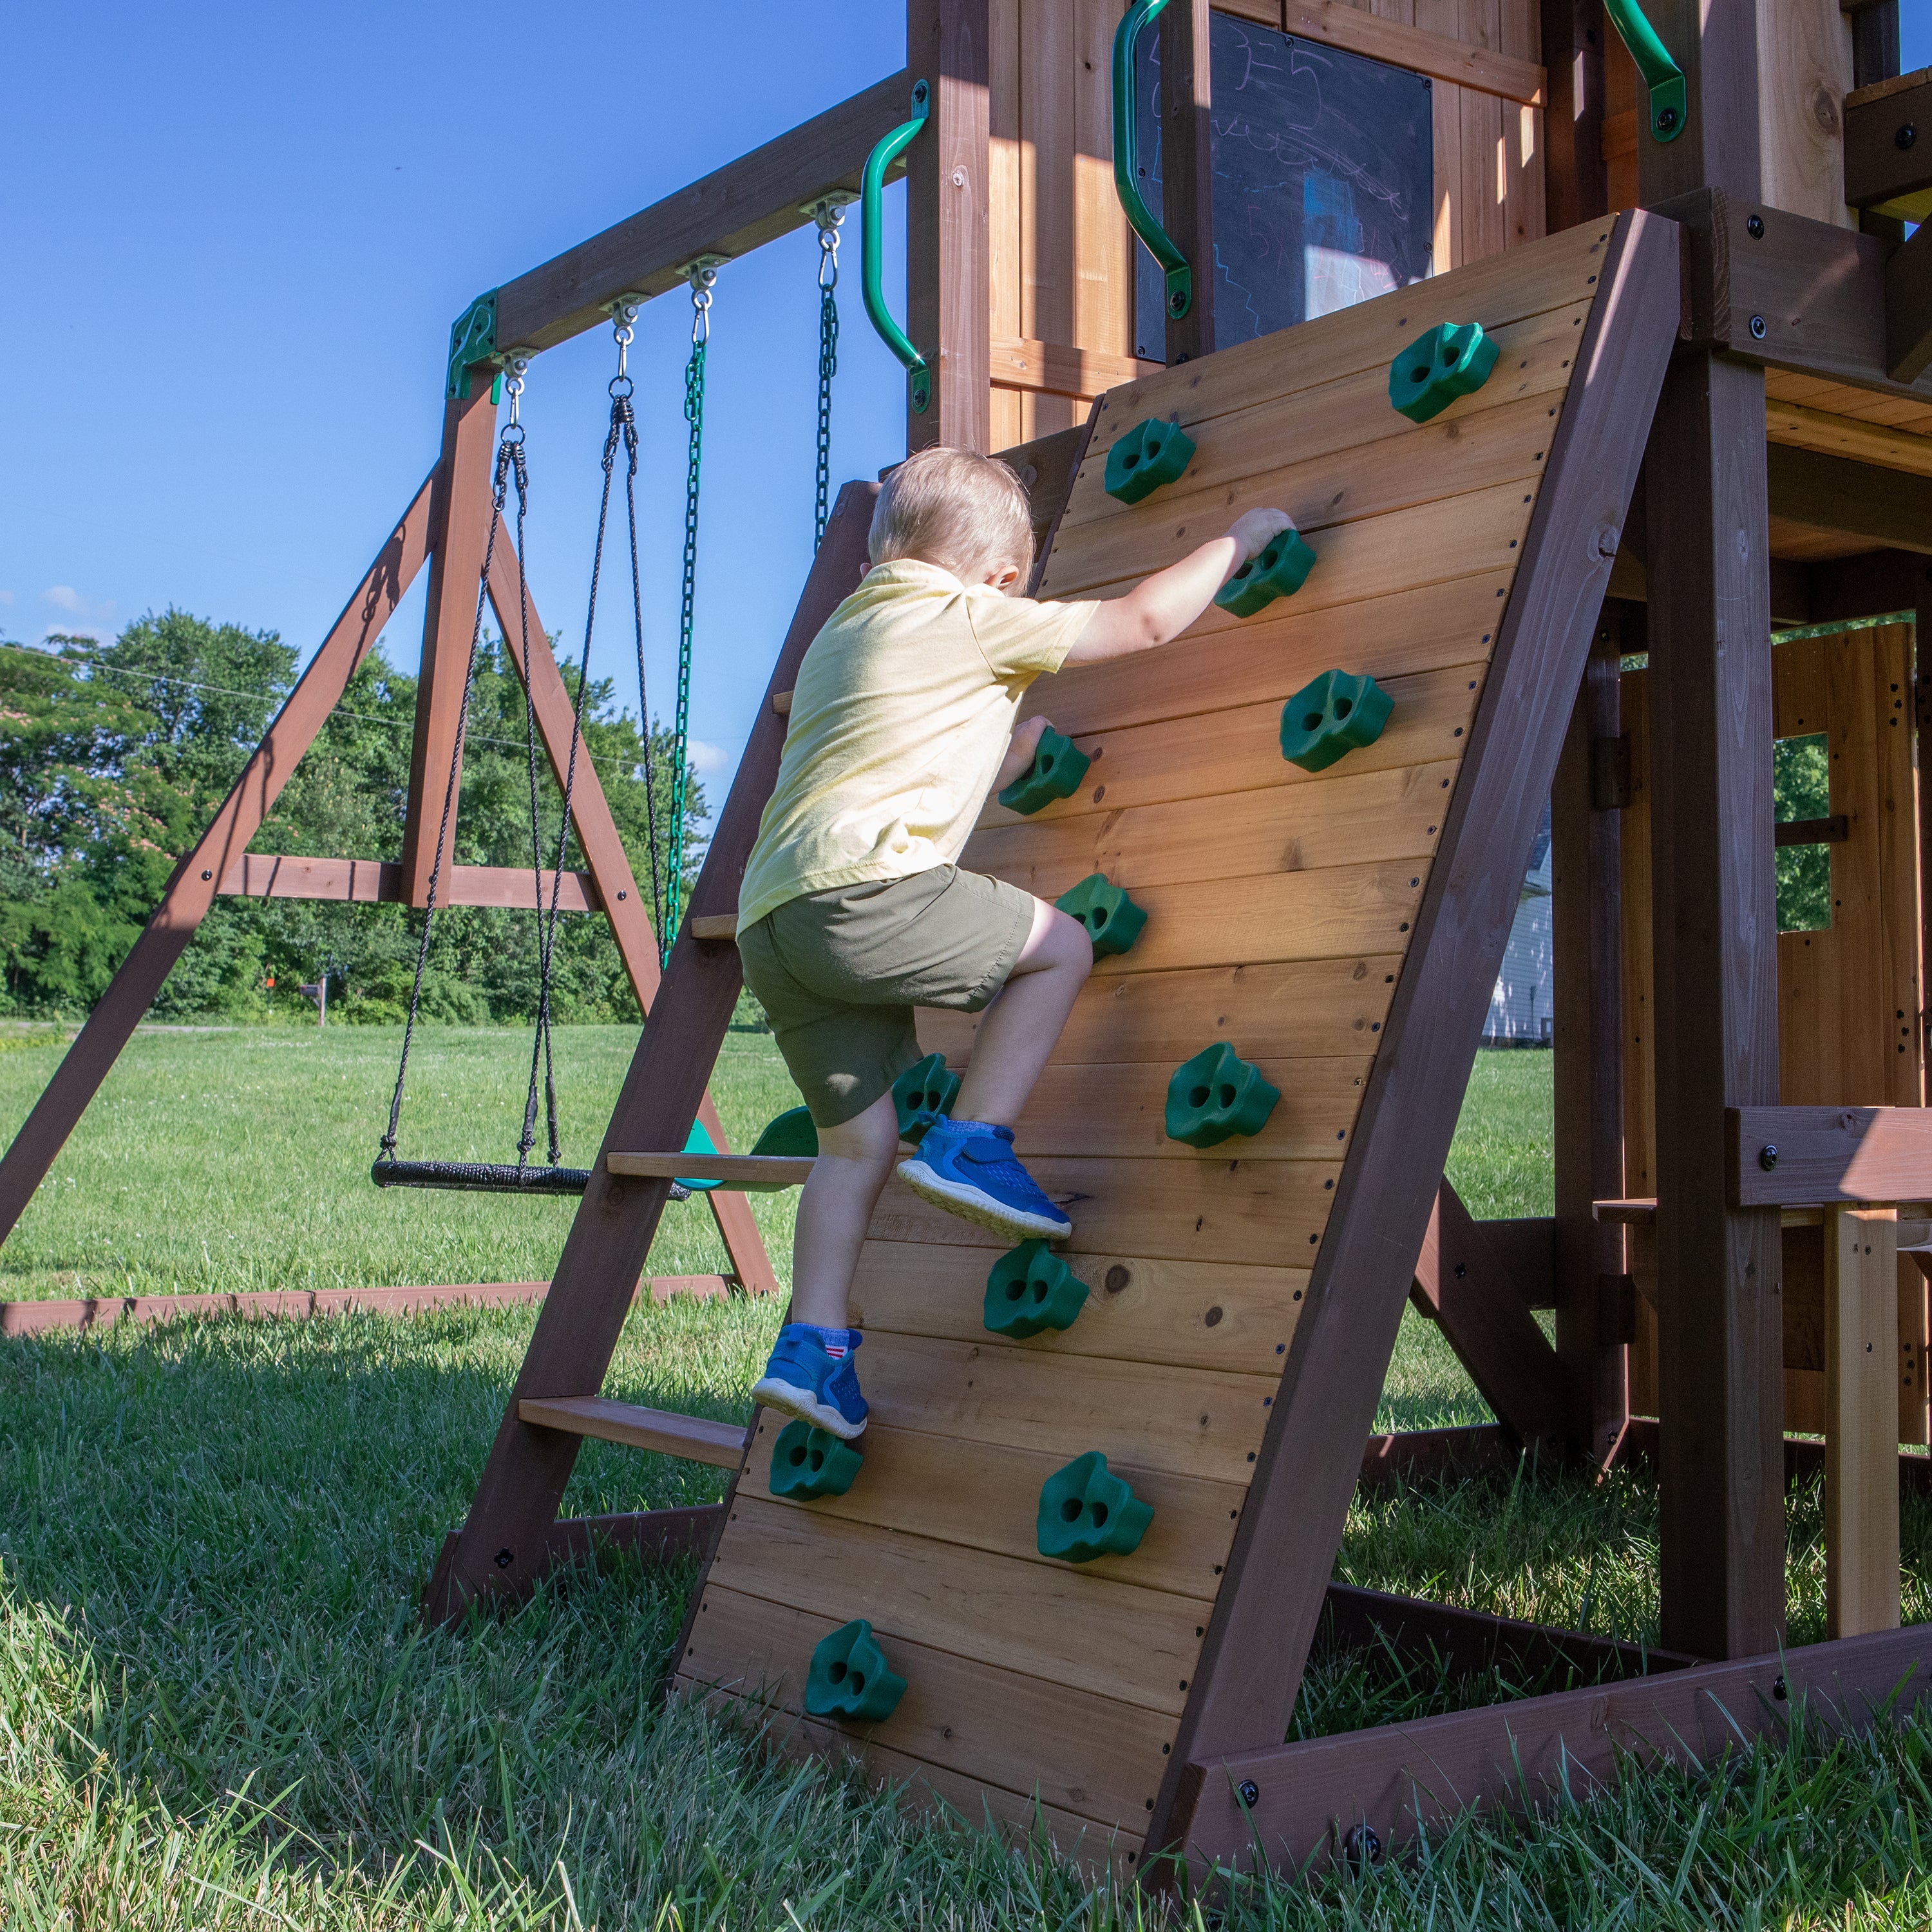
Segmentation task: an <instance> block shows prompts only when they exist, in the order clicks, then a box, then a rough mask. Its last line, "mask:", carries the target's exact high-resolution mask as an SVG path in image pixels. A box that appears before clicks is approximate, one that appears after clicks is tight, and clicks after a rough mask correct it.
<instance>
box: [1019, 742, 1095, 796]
mask: <svg viewBox="0 0 1932 1932" xmlns="http://www.w3.org/2000/svg"><path fill="white" fill-rule="evenodd" d="M1093 762H1094V760H1092V759H1091V758H1090V757H1088V755H1087V754H1086V753H1085V751H1081V750H1080V749H1079V748H1078V747H1077V746H1076V745H1075V744H1074V742H1073V739H1071V738H1063V737H1062V736H1061V735H1060V733H1058V731H1055V730H1046V731H1043V732H1042V733H1040V745H1039V747H1038V748H1037V750H1036V751H1034V754H1033V763H1031V765H1029V766H1028V767H1027V769H1025V771H1023V772H1021V774H1020V775H1019V777H1018V778H1016V779H1014V781H1013V783H1012V784H1010V785H1008V786H1007V787H1006V788H1005V789H1004V790H1002V791H1001V793H1000V802H1001V804H1002V805H1004V806H1005V807H1006V808H1007V810H1008V811H1018V812H1024V813H1028V814H1031V813H1033V812H1036V811H1039V810H1040V808H1041V807H1042V806H1043V805H1051V804H1052V802H1053V801H1054V800H1055V799H1057V798H1071V797H1072V796H1073V794H1074V793H1076V791H1078V790H1079V788H1080V781H1081V780H1082V778H1085V776H1086V775H1087V767H1088V766H1089V765H1091V763H1093Z"/></svg>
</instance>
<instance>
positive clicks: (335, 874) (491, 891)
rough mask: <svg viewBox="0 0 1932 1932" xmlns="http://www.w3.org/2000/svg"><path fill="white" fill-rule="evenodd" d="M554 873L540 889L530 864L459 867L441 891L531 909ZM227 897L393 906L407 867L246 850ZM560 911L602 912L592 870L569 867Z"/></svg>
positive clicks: (545, 897)
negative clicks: (314, 900)
mask: <svg viewBox="0 0 1932 1932" xmlns="http://www.w3.org/2000/svg"><path fill="white" fill-rule="evenodd" d="M551 877H552V875H551V874H550V873H549V872H547V871H546V872H545V873H544V877H543V883H542V885H541V888H539V886H538V883H537V881H536V877H535V874H534V873H533V872H532V870H531V868H529V866H527V865H458V866H455V867H454V868H451V869H450V870H449V871H447V872H446V874H445V876H444V883H443V889H442V890H441V891H440V892H439V893H438V894H437V897H438V898H439V900H440V902H441V903H442V904H445V905H472V906H510V907H517V908H518V909H520V910H523V911H526V912H528V911H531V910H534V909H535V907H538V906H539V905H541V906H547V905H548V904H550V884H551ZM220 889H221V891H222V892H223V895H229V896H233V897H234V898H251V899H326V900H332V901H337V902H338V903H353V904H357V905H393V904H398V903H399V902H400V901H401V899H402V898H403V896H404V894H403V868H402V867H401V865H398V864H397V863H396V862H395V861H394V860H392V859H311V858H307V857H304V856H299V855H298V856H286V855H284V854H283V853H275V852H245V853H243V854H242V856H241V857H240V858H239V859H236V861H235V862H233V864H232V865H230V866H229V868H228V869H227V871H225V872H224V873H223V874H222V875H221V886H220ZM556 903H557V907H558V910H559V911H562V912H601V911H602V910H603V909H604V902H603V901H602V899H601V898H600V897H599V896H598V891H597V886H596V882H595V880H593V879H592V877H591V876H590V874H589V873H588V872H565V874H564V875H563V878H562V883H561V885H560V886H559V889H558V892H557V895H556Z"/></svg>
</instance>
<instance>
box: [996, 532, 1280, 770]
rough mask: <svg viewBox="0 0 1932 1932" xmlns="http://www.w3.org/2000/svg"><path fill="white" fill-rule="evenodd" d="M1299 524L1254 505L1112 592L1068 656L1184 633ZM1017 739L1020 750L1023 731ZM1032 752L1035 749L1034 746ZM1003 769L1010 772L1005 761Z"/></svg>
mask: <svg viewBox="0 0 1932 1932" xmlns="http://www.w3.org/2000/svg"><path fill="white" fill-rule="evenodd" d="M1294 527H1295V519H1294V518H1293V517H1291V516H1289V514H1287V512H1286V511H1283V510H1250V511H1248V512H1247V514H1246V515H1244V516H1241V517H1236V518H1235V521H1234V523H1232V525H1231V526H1229V531H1228V534H1227V535H1226V536H1224V537H1217V538H1215V539H1214V541H1213V542H1212V543H1205V544H1202V546H1201V547H1200V548H1199V550H1196V551H1195V552H1194V553H1193V554H1192V555H1191V556H1184V557H1183V558H1182V559H1181V561H1180V562H1178V563H1171V564H1169V565H1168V567H1167V568H1166V569H1165V570H1157V571H1155V572H1154V575H1153V576H1151V577H1147V578H1145V579H1144V580H1142V582H1141V583H1139V584H1137V585H1136V586H1135V587H1134V588H1133V589H1132V590H1130V591H1129V592H1127V595H1125V596H1124V597H1110V598H1108V599H1107V600H1106V601H1105V602H1104V603H1103V604H1101V606H1100V608H1099V609H1098V610H1096V611H1095V612H1094V615H1093V616H1092V618H1091V619H1090V620H1089V621H1088V625H1087V628H1086V629H1085V630H1084V631H1082V632H1081V634H1080V638H1079V642H1078V643H1076V644H1075V646H1073V649H1071V650H1070V651H1069V652H1067V656H1066V658H1065V662H1066V663H1067V664H1100V663H1102V662H1103V661H1105V660H1106V659H1107V658H1124V657H1131V656H1132V655H1133V653H1134V652H1136V651H1151V650H1152V649H1154V646H1156V645H1157V644H1164V643H1167V642H1168V641H1169V639H1171V638H1174V637H1179V636H1180V634H1181V632H1182V631H1184V630H1186V629H1187V627H1188V625H1190V624H1191V623H1193V621H1194V620H1195V619H1196V618H1197V617H1198V616H1200V614H1201V613H1202V611H1204V610H1206V609H1207V607H1208V605H1209V604H1211V602H1213V601H1214V593H1215V592H1216V591H1217V590H1219V589H1220V587H1221V586H1222V585H1223V584H1224V583H1226V582H1227V580H1229V577H1232V576H1233V575H1234V574H1235V571H1238V569H1240V568H1241V565H1243V564H1244V563H1245V562H1247V560H1248V559H1249V558H1250V557H1251V556H1254V555H1255V554H1256V552H1258V551H1259V550H1262V549H1264V548H1265V547H1266V546H1267V544H1268V541H1269V539H1270V538H1273V537H1275V536H1278V535H1280V533H1281V532H1283V530H1292V529H1294ZM1029 722H1031V720H1030V721H1029ZM1024 728H1025V727H1022V730H1024ZM1013 744H1014V748H1015V749H1016V750H1017V749H1018V748H1019V733H1015V735H1014V739H1013ZM1031 755H1032V752H1031V747H1029V748H1028V757H1031ZM1004 770H1005V766H1001V771H1002V772H1004Z"/></svg>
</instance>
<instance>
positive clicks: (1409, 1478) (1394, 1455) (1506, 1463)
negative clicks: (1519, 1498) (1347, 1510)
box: [1355, 1422, 1523, 1491]
mask: <svg viewBox="0 0 1932 1932" xmlns="http://www.w3.org/2000/svg"><path fill="white" fill-rule="evenodd" d="M1522 1463H1523V1451H1522V1449H1521V1448H1520V1446H1519V1445H1517V1443H1515V1442H1513V1441H1511V1438H1510V1434H1509V1432H1508V1430H1506V1429H1505V1428H1504V1427H1503V1426H1502V1424H1501V1423H1499V1422H1484V1423H1477V1424H1472V1425H1470V1426H1468V1427H1463V1428H1460V1429H1405V1430H1397V1432H1396V1433H1394V1434H1393V1435H1390V1436H1370V1438H1369V1442H1368V1447H1367V1448H1365V1449H1364V1451H1362V1466H1361V1472H1360V1473H1359V1474H1358V1476H1357V1477H1356V1479H1355V1480H1356V1482H1357V1484H1358V1487H1361V1488H1363V1489H1365V1490H1370V1491H1373V1490H1382V1489H1387V1488H1388V1487H1390V1486H1391V1484H1396V1483H1406V1484H1409V1485H1410V1486H1411V1487H1413V1486H1414V1485H1415V1484H1418V1483H1438V1482H1445V1481H1457V1482H1467V1481H1472V1480H1475V1479H1477V1478H1482V1477H1485V1476H1502V1477H1507V1476H1509V1475H1513V1474H1514V1472H1516V1471H1517V1469H1520V1467H1521V1466H1522Z"/></svg>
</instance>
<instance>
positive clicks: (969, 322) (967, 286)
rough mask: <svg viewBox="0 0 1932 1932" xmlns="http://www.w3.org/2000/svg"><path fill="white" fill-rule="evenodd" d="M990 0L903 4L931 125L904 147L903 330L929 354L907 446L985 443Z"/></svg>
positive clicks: (909, 67)
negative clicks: (928, 382) (928, 373)
mask: <svg viewBox="0 0 1932 1932" xmlns="http://www.w3.org/2000/svg"><path fill="white" fill-rule="evenodd" d="M988 7H989V0H907V4H906V82H905V86H907V87H910V86H911V84H912V83H913V81H915V80H925V81H926V82H928V83H930V85H931V86H932V110H931V113H930V115H929V118H928V121H927V123H926V127H924V128H923V129H922V130H921V131H920V133H919V135H918V136H917V137H916V139H914V141H913V144H912V145H911V146H910V148H907V151H906V333H907V335H909V336H910V338H912V341H913V346H914V347H916V349H917V350H919V353H920V354H921V355H922V356H925V357H926V360H927V361H928V362H929V363H930V364H931V365H932V401H931V403H930V404H929V405H928V406H927V407H926V410H925V411H924V413H922V414H918V415H915V414H914V413H913V411H912V410H911V407H910V404H908V405H907V413H906V448H907V450H908V451H909V452H910V451H912V450H915V449H926V448H927V447H929V446H930V445H932V444H935V443H938V444H943V445H944V446H946V447H947V448H948V449H977V450H979V451H980V452H982V453H985V452H987V451H989V450H990V449H992V421H993V418H992V397H991V394H990V389H989V386H990V380H991V374H992V368H991V362H992V284H991V281H990V279H989V278H990V275H991V273H992V266H991V260H992V258H991V252H990V246H989V239H988V235H987V227H986V222H987V209H988V186H987V173H986V151H987V138H988V136H987V129H988V118H987V116H988V86H989V83H988V58H989V51H990V43H991V40H992V28H991V26H990V23H989V13H988ZM903 101H904V93H903V92H901V103H903Z"/></svg>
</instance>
